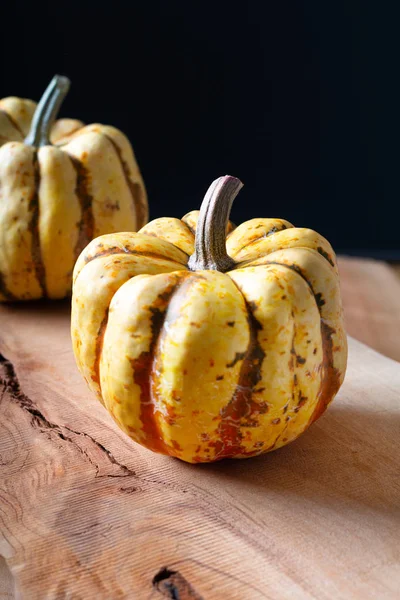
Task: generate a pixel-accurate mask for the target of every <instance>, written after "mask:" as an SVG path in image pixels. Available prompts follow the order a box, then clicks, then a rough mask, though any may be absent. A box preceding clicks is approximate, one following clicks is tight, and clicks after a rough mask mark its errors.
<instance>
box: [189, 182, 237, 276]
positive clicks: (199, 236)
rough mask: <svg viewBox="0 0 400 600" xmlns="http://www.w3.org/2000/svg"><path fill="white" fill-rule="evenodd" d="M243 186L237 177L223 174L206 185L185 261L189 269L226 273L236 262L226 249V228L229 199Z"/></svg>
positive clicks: (232, 199) (229, 207)
mask: <svg viewBox="0 0 400 600" xmlns="http://www.w3.org/2000/svg"><path fill="white" fill-rule="evenodd" d="M242 187H243V184H242V182H241V181H240V180H239V179H236V177H231V176H230V175H225V177H219V179H216V180H215V181H213V182H212V184H211V185H210V187H209V188H208V191H207V193H206V195H205V197H204V200H203V202H202V204H201V207H200V215H199V220H198V223H197V228H196V240H195V251H194V254H192V256H191V257H190V259H189V263H188V264H189V269H190V270H191V271H200V270H214V271H221V272H222V273H225V272H226V271H229V269H231V268H232V267H233V266H234V265H235V261H234V260H233V259H232V258H231V257H230V256H229V255H228V253H227V251H226V228H227V225H228V221H229V214H230V212H231V208H232V203H233V201H234V199H235V198H236V196H237V195H238V193H239V191H240V190H241V188H242Z"/></svg>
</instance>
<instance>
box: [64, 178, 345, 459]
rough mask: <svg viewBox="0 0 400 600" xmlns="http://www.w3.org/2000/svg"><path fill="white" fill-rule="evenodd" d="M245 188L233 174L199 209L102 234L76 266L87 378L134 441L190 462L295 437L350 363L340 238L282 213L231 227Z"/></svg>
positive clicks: (75, 332) (78, 345)
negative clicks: (336, 243) (335, 243)
mask: <svg viewBox="0 0 400 600" xmlns="http://www.w3.org/2000/svg"><path fill="white" fill-rule="evenodd" d="M241 185H242V184H241V183H240V181H239V180H237V179H235V178H233V177H229V176H226V177H221V178H220V179H218V180H216V181H215V182H214V183H213V184H212V185H211V187H210V189H209V190H208V192H207V195H206V197H205V199H204V201H203V204H202V206H201V210H200V212H198V211H194V212H191V213H189V214H188V215H186V216H185V217H183V219H182V220H179V219H174V218H162V219H156V220H155V221H152V222H151V223H149V224H148V225H146V226H145V227H143V228H142V229H141V230H140V231H139V232H138V233H117V234H110V235H105V236H102V237H99V238H98V239H95V240H93V241H92V242H91V243H90V244H89V245H88V247H87V248H86V249H85V250H84V251H83V253H82V254H81V256H80V257H79V259H78V261H77V263H76V266H75V270H74V276H73V278H74V284H73V298H72V340H73V347H74V352H75V357H76V361H77V364H78V367H79V369H80V371H81V373H82V375H83V376H84V378H85V379H86V381H87V383H88V384H89V387H90V388H91V389H92V390H93V391H94V392H95V393H96V394H97V396H98V397H99V399H100V400H101V402H103V404H104V405H105V407H106V408H107V409H108V410H109V412H110V413H111V415H112V416H113V418H114V419H115V421H116V422H117V423H118V425H119V426H120V427H121V428H122V429H123V430H124V431H125V432H126V433H127V434H128V435H129V436H130V437H131V438H132V439H133V440H135V441H136V442H138V443H139V444H142V445H143V446H145V447H147V448H149V449H151V450H154V451H156V452H161V453H164V454H169V455H172V456H175V457H178V458H180V459H182V460H185V461H187V462H193V463H195V462H208V461H215V460H218V459H222V458H226V457H232V458H245V457H248V456H254V455H257V454H261V453H263V452H267V451H269V450H273V449H275V448H279V447H280V446H284V445H285V444H287V443H289V442H291V441H292V440H294V439H296V438H297V437H298V436H299V435H300V434H301V433H302V432H303V431H304V430H305V429H306V428H307V427H308V426H309V425H310V424H311V423H312V422H313V421H315V420H316V419H317V418H318V417H320V416H321V414H322V413H323V412H324V411H325V409H326V407H327V406H328V404H329V403H330V401H331V400H332V399H333V397H334V396H335V394H336V392H337V391H338V389H339V387H340V385H341V383H342V381H343V378H344V374H345V369H346V361H347V343H346V335H345V332H344V327H343V315H342V305H341V299H340V292H339V279H338V272H337V266H336V259H335V254H334V252H333V250H332V248H331V246H330V244H329V243H328V242H327V241H326V240H325V239H324V238H323V237H322V236H320V235H319V234H318V233H316V232H314V231H312V230H310V229H298V228H295V227H293V225H291V224H290V223H288V222H287V221H284V220H282V219H252V220H250V221H247V222H245V223H243V224H242V225H240V226H239V227H237V228H236V229H234V228H233V227H232V226H229V222H228V218H229V212H230V209H231V205H232V201H233V199H234V197H235V196H236V194H237V193H238V191H239V189H240V188H241ZM227 224H228V235H226V232H227Z"/></svg>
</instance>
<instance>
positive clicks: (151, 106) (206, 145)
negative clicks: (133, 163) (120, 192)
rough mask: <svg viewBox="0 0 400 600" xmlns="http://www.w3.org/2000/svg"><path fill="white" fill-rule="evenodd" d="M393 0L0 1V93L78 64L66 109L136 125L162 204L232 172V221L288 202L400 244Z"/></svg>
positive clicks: (317, 223)
mask: <svg viewBox="0 0 400 600" xmlns="http://www.w3.org/2000/svg"><path fill="white" fill-rule="evenodd" d="M386 4H387V5H386ZM396 4H397V3H395V2H392V3H385V2H354V1H353V0H338V1H336V2H321V0H309V1H306V0H304V1H284V0H279V1H274V2H268V1H265V2H262V1H259V2H258V1H250V2H244V1H242V2H240V3H235V2H234V0H231V1H230V2H225V1H223V2H218V1H217V0H215V1H214V2H207V1H203V2H193V1H179V2H178V1H176V0H168V1H167V2H166V1H157V2H156V1H153V2H152V1H150V2H144V1H142V2H140V3H139V2H135V1H133V2H132V1H126V2H124V1H121V0H119V1H113V2H108V3H102V2H100V1H98V2H94V1H81V2H76V1H75V0H73V1H69V2H68V3H67V2H54V1H52V2H48V3H46V2H31V1H29V2H28V1H20V2H18V4H17V3H15V4H11V5H10V4H7V6H6V4H5V3H3V4H2V12H1V14H2V19H1V21H2V26H1V38H0V39H1V41H0V44H1V61H2V77H1V80H0V97H2V96H7V95H18V96H23V97H31V98H33V99H38V98H39V97H40V95H41V93H42V91H43V90H44V88H45V87H46V85H47V83H48V81H49V80H50V79H51V77H52V75H53V74H54V73H61V74H66V75H68V76H69V77H70V79H71V80H72V87H71V91H70V94H69V96H68V98H67V99H66V101H65V103H64V105H63V108H62V112H61V114H62V116H70V117H76V118H80V119H82V120H84V121H85V122H103V123H109V124H112V125H115V126H117V127H119V128H120V129H122V130H123V131H124V132H125V133H126V134H127V135H128V137H129V138H130V140H131V142H132V144H133V146H134V149H135V152H136V155H137V158H138V161H139V164H140V167H141V170H142V173H143V175H144V178H145V181H146V185H147V189H148V193H149V201H150V209H151V217H153V218H154V217H157V216H161V215H168V216H171V215H173V216H182V215H183V214H184V213H186V212H188V211H189V210H191V209H193V208H197V207H198V206H199V204H200V201H201V198H202V195H203V194H204V192H205V190H206V188H207V187H208V184H209V183H211V181H212V180H213V179H214V178H216V177H217V176H219V175H223V174H225V173H229V174H231V175H236V176H238V177H240V178H241V179H242V180H243V182H244V183H245V188H244V190H243V191H242V192H241V194H240V196H239V197H238V199H237V200H236V202H235V206H234V209H233V215H232V216H233V220H234V221H235V222H237V223H238V222H240V221H242V220H244V219H248V218H252V217H255V216H270V217H272V216H278V217H282V218H286V219H288V220H290V221H292V222H294V223H295V224H296V225H299V226H308V227H312V228H314V229H317V230H318V231H320V232H321V233H322V234H324V235H325V236H326V237H328V239H329V240H330V241H331V242H332V243H333V245H334V247H335V249H336V250H339V251H347V252H351V253H358V254H366V255H371V256H383V257H386V258H396V257H398V258H400V236H399V234H398V225H397V220H398V217H399V216H400V209H399V205H400V183H399V176H398V169H399V158H400V157H399V154H400V153H399V134H400V122H399V110H400V94H399V89H398V79H399V59H400V41H399V34H398V30H399V22H400V21H399V14H398V10H397V9H396Z"/></svg>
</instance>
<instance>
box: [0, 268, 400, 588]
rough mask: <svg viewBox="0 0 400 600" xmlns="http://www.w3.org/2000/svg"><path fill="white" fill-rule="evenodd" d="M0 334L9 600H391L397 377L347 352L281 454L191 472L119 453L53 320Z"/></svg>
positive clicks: (36, 311)
mask: <svg viewBox="0 0 400 600" xmlns="http://www.w3.org/2000/svg"><path fill="white" fill-rule="evenodd" d="M341 268H342V270H343V267H342V265H341ZM345 278H346V275H345V276H344V280H345ZM0 331H1V334H0V352H1V354H2V358H1V361H0V367H1V375H0V378H1V388H0V389H1V395H0V398H1V400H0V413H1V416H0V554H1V555H2V556H4V557H5V559H6V561H7V565H8V569H9V570H10V571H11V573H12V575H13V577H14V579H15V585H16V587H17V590H18V594H19V597H21V598H29V600H31V599H32V600H36V599H38V600H43V599H49V600H53V599H54V600H55V599H57V600H59V599H63V598H74V600H75V599H82V600H83V599H84V600H86V599H89V600H90V599H91V598H93V599H96V600H97V599H103V598H104V599H107V600H109V599H114V598H128V599H131V598H132V599H135V600H136V599H138V600H141V599H142V598H143V600H150V599H152V600H156V599H157V598H160V600H161V599H162V598H171V599H172V598H179V599H180V600H186V599H191V600H193V599H196V600H199V599H203V600H220V599H221V600H222V599H224V600H225V599H232V600H236V599H238V600H239V599H240V600H253V599H254V600H258V599H261V598H268V599H269V598H270V599H274V600H276V599H277V598H279V599H282V600H285V599H289V598H290V599H293V598H296V599H301V600H302V599H311V598H313V599H314V598H315V599H318V600H324V599H335V600H340V599H343V600H344V599H346V600H347V599H349V598H362V599H363V600H364V599H366V600H368V599H371V600H372V599H374V600H375V599H376V598H379V599H380V600H381V599H383V600H384V599H392V598H393V599H394V598H398V590H399V589H400V547H399V539H400V484H399V480H400V478H399V475H400V467H399V465H400V447H399V443H398V439H399V431H400V367H399V364H398V363H396V362H394V361H392V360H390V359H388V358H385V357H384V356H382V355H380V354H377V353H376V352H374V351H373V350H371V349H369V348H367V347H366V346H364V345H362V344H360V343H358V342H356V341H354V340H350V358H349V369H348V374H347V377H346V381H345V384H344V386H343V388H342V390H341V392H340V393H339V396H338V398H337V399H336V400H335V402H334V403H333V405H332V407H331V408H330V409H329V410H328V412H327V414H326V415H325V416H324V417H323V418H322V419H321V420H320V421H318V422H317V423H316V424H315V425H313V426H312V427H311V429H310V430H309V431H308V432H307V433H306V434H304V436H303V437H302V438H300V439H299V440H298V441H297V442H295V443H293V444H292V445H290V446H287V447H285V448H283V449H281V450H279V451H276V452H274V453H271V454H267V455H265V456H262V457H259V458H256V459H251V460H247V461H225V462H221V463H217V464H212V465H201V466H200V465H199V466H192V465H188V464H184V463H181V462H179V461H178V460H175V459H170V458H168V457H163V456H158V455H155V454H152V453H151V452H149V451H147V450H145V449H142V448H140V447H139V446H137V445H136V444H134V443H133V442H131V441H130V440H129V439H127V438H126V437H125V436H124V435H123V434H122V433H121V432H120V431H119V430H118V429H117V427H116V426H115V425H114V423H113V421H112V420H111V418H110V417H109V415H108V414H107V412H106V411H105V410H104V409H103V407H102V406H101V405H100V404H99V403H98V402H97V400H95V399H94V398H93V397H92V396H91V394H90V393H89V392H88V391H87V390H86V387H85V384H84V383H83V382H82V381H81V378H80V376H79V374H78V372H77V370H76V367H75V364H74V360H73V356H72V351H71V347H70V339H69V306H68V304H58V303H54V304H50V303H49V304H45V303H42V304H30V305H24V306H21V305H19V306H9V307H1V308H0ZM0 589H1V588H0ZM5 593H7V594H9V595H7V596H1V595H0V598H3V597H4V598H11V597H12V596H11V592H5Z"/></svg>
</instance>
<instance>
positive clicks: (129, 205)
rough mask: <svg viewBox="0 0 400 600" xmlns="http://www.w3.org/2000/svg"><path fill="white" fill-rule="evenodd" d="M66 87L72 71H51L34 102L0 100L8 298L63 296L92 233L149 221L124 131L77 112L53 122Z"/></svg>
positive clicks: (0, 230) (0, 285)
mask: <svg viewBox="0 0 400 600" xmlns="http://www.w3.org/2000/svg"><path fill="white" fill-rule="evenodd" d="M68 88H69V80H68V79H67V78H65V77H60V76H56V77H54V79H53V80H52V82H51V83H50V85H49V87H48V88H47V90H46V92H45V93H44V95H43V97H42V99H41V101H40V102H39V105H38V106H37V107H36V109H35V104H34V103H33V102H32V101H31V100H23V99H19V98H5V99H3V100H1V101H0V146H1V147H0V300H3V301H4V300H28V299H35V298H42V297H48V298H62V297H64V296H66V295H67V294H69V293H70V291H71V284H72V269H73V266H74V263H75V261H76V258H77V257H78V256H79V254H80V252H81V251H82V249H83V248H84V247H85V246H86V244H87V243H88V242H90V240H91V239H93V238H94V237H96V236H98V235H101V234H104V233H110V232H113V231H119V230H121V229H124V230H132V231H136V230H137V229H139V228H140V227H142V226H143V225H144V224H145V223H146V222H147V216H148V213H147V199H146V192H145V188H144V184H143V181H142V178H141V175H140V172H139V169H138V166H137V164H136V161H135V157H134V155H133V152H132V148H131V146H130V144H129V142H128V140H127V138H126V137H125V136H124V134H123V133H121V132H120V131H118V129H115V128H114V127H107V126H104V125H88V126H86V127H84V126H83V124H82V123H81V122H80V121H75V120H73V119H62V120H60V121H58V122H56V123H54V120H55V117H56V115H57V112H58V110H59V108H60V105H61V102H62V100H63V99H64V97H65V95H66V93H67V91H68ZM32 116H33V120H32ZM50 133H51V135H50ZM25 136H26V137H25ZM50 140H51V141H50ZM51 142H52V143H51Z"/></svg>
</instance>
